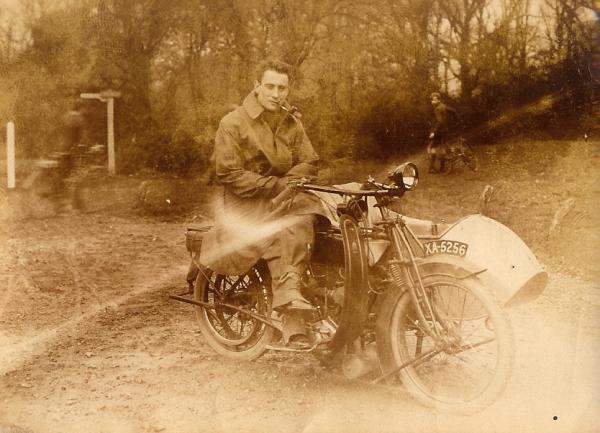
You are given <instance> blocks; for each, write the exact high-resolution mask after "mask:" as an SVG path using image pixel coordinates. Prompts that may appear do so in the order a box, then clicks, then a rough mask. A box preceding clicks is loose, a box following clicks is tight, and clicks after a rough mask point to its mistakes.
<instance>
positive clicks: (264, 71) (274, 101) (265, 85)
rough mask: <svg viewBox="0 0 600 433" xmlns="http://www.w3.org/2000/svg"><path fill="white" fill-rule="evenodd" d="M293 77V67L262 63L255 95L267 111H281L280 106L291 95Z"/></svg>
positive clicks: (274, 61) (271, 61)
mask: <svg viewBox="0 0 600 433" xmlns="http://www.w3.org/2000/svg"><path fill="white" fill-rule="evenodd" d="M291 75H292V67H291V66H290V65H288V64H287V63H285V62H282V61H279V60H265V61H263V62H261V63H260V65H259V67H258V69H257V77H256V81H255V82H254V93H255V95H256V98H257V99H258V102H259V104H260V105H262V106H263V108H264V109H265V110H267V111H270V112H277V111H279V110H280V107H279V104H281V103H283V101H284V100H285V98H287V96H288V94H289V93H290V81H291V79H292V76H291Z"/></svg>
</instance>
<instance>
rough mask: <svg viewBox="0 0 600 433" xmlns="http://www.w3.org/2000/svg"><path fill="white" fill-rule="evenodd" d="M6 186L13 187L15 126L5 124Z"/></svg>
mask: <svg viewBox="0 0 600 433" xmlns="http://www.w3.org/2000/svg"><path fill="white" fill-rule="evenodd" d="M6 178H7V179H6V186H7V187H8V189H13V188H14V187H15V124H14V123H13V122H8V123H7V124H6Z"/></svg>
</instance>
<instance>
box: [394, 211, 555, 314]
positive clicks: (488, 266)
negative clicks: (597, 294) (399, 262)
mask: <svg viewBox="0 0 600 433" xmlns="http://www.w3.org/2000/svg"><path fill="white" fill-rule="evenodd" d="M405 221H406V224H407V226H408V227H409V229H410V230H411V231H412V232H413V233H414V234H415V236H416V237H417V238H418V239H419V241H420V242H421V244H422V249H423V255H424V257H425V260H427V261H435V260H436V258H438V259H440V260H444V259H443V258H444V257H446V258H448V259H447V260H448V261H452V259H453V258H462V259H464V260H465V261H466V262H467V263H469V264H470V267H471V270H472V271H473V272H477V273H479V272H481V275H482V277H483V278H486V279H488V280H489V281H490V282H492V284H493V286H494V291H495V295H496V297H497V298H498V300H499V301H500V302H501V303H502V304H507V305H516V304H521V303H524V302H527V301H531V300H533V299H535V298H537V297H538V296H539V295H540V294H541V293H542V292H543V291H544V289H545V287H546V284H547V282H548V274H547V273H546V272H545V271H544V269H543V268H542V266H541V265H540V263H539V262H538V260H537V259H536V257H535V255H534V254H533V252H532V251H531V250H530V249H529V247H528V246H527V245H526V244H525V242H523V240H522V239H521V238H520V237H519V236H518V235H517V234H516V233H515V232H513V231H512V230H510V229H509V228H508V227H506V226H505V225H503V224H501V223H499V222H498V221H496V220H493V219H491V218H488V217H486V216H484V215H481V214H474V215H469V216H466V217H464V218H462V219H460V220H459V221H457V222H455V223H454V224H451V225H436V224H433V223H432V222H431V221H424V220H417V219H412V218H406V219H405Z"/></svg>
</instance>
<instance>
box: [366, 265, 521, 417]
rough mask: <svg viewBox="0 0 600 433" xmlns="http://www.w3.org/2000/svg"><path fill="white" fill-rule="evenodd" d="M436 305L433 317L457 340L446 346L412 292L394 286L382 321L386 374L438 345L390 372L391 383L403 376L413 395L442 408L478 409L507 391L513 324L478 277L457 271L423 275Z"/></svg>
mask: <svg viewBox="0 0 600 433" xmlns="http://www.w3.org/2000/svg"><path fill="white" fill-rule="evenodd" d="M423 284H424V286H425V289H426V291H427V292H428V293H430V299H431V302H432V307H433V310H434V314H433V316H434V318H433V319H432V318H431V317H427V321H428V322H429V325H430V326H432V325H433V323H434V322H436V323H437V324H438V325H441V326H442V327H445V328H447V329H449V330H450V331H448V333H447V335H448V336H451V338H453V339H454V343H452V344H450V345H448V346H446V350H440V352H439V353H436V351H435V349H436V344H437V345H438V346H437V348H440V347H441V346H440V343H439V341H437V342H436V341H435V340H434V338H432V337H431V336H429V335H427V333H426V332H425V331H424V328H423V324H419V319H418V318H417V315H416V312H415V308H414V306H413V303H412V300H411V297H410V296H409V294H408V293H407V292H401V291H398V290H396V291H390V292H388V293H387V294H386V296H387V299H385V302H383V303H382V305H383V306H382V310H381V312H380V314H379V317H378V323H377V349H378V354H379V359H380V365H381V369H382V372H383V373H384V374H386V373H391V372H392V371H394V370H397V368H398V367H399V366H400V365H402V364H404V363H407V362H409V361H411V360H414V359H415V358H416V357H418V356H419V355H424V354H426V353H427V352H428V351H429V350H434V352H433V353H432V356H431V357H430V358H424V359H423V360H421V361H420V362H415V363H414V364H412V365H409V366H408V367H405V368H403V369H401V370H399V371H398V372H397V373H394V374H392V375H390V377H389V378H388V383H391V384H397V383H399V382H402V384H403V385H404V386H405V388H406V389H407V390H408V391H409V393H410V394H411V395H413V397H415V398H416V399H417V400H418V401H419V402H421V403H422V404H424V405H426V406H430V407H434V408H436V409H442V410H447V411H450V412H458V413H463V414H468V413H474V412H478V411H480V410H482V409H483V408H485V407H487V406H489V405H490V404H492V403H493V402H494V401H495V400H496V399H497V398H498V397H499V396H500V394H501V393H502V392H503V390H504V388H505V387H506V384H507V383H508V380H509V378H510V375H511V373H512V366H513V351H514V349H513V338H512V330H511V327H510V324H509V322H508V319H507V318H506V315H505V313H504V311H503V310H502V308H501V307H500V305H499V304H498V302H497V301H496V300H495V298H494V297H493V296H492V294H491V293H490V292H489V291H488V290H487V289H486V288H485V287H484V286H483V285H482V284H480V283H479V281H478V280H476V279H469V280H459V279H457V278H455V277H453V276H451V275H428V276H425V277H424V278H423Z"/></svg>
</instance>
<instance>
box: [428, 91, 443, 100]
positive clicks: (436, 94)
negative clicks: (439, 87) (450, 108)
mask: <svg viewBox="0 0 600 433" xmlns="http://www.w3.org/2000/svg"><path fill="white" fill-rule="evenodd" d="M430 98H431V99H433V98H437V99H442V95H440V93H439V92H433V93H432V94H431V96H430Z"/></svg>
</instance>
